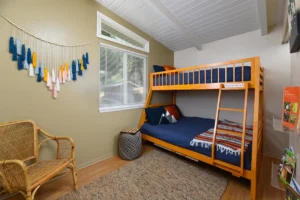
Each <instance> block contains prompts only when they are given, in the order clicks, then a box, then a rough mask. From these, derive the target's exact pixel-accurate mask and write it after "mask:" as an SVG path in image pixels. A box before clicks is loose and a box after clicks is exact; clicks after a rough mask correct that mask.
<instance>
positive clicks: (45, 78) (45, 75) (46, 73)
mask: <svg viewBox="0 0 300 200" xmlns="http://www.w3.org/2000/svg"><path fill="white" fill-rule="evenodd" d="M47 80H48V69H47V68H46V67H45V68H44V82H47Z"/></svg>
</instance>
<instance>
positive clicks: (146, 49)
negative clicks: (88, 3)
mask: <svg viewBox="0 0 300 200" xmlns="http://www.w3.org/2000/svg"><path fill="white" fill-rule="evenodd" d="M102 21H103V22H105V24H107V25H109V26H111V27H112V28H114V29H116V30H117V31H119V32H121V33H123V34H124V35H126V36H128V37H130V38H132V39H133V40H135V41H137V42H139V43H141V44H143V45H144V48H141V47H138V46H135V45H133V44H129V43H127V42H122V41H119V40H116V39H113V38H110V37H108V36H106V35H103V34H102V28H101V23H102ZM97 37H99V38H101V39H104V40H108V41H111V42H115V43H118V44H121V45H124V46H127V47H130V48H133V49H137V50H140V51H144V52H147V53H149V52H150V46H149V41H148V40H146V39H144V38H142V37H141V36H139V35H137V34H136V33H134V32H132V31H131V30H129V29H128V28H125V27H124V26H122V25H121V24H119V23H117V22H115V21H114V20H112V19H110V18H109V17H107V16H105V15H103V14H102V13H100V12H99V11H97Z"/></svg>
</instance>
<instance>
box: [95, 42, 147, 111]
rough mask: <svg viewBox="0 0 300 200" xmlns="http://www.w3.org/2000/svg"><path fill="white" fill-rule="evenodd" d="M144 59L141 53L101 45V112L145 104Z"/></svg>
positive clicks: (140, 106)
mask: <svg viewBox="0 0 300 200" xmlns="http://www.w3.org/2000/svg"><path fill="white" fill-rule="evenodd" d="M146 60H147V57H146V56H144V55H140V54H137V53H134V52H130V51H126V50H123V49H120V48H116V47H113V46H110V45H106V44H101V45H100V107H99V111H100V112H109V111H117V110H125V109H133V108H142V107H143V106H144V103H145V97H146V96H145V95H146V73H147V72H146V69H147V68H146V63H147V62H146Z"/></svg>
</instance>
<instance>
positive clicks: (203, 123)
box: [141, 117, 252, 170]
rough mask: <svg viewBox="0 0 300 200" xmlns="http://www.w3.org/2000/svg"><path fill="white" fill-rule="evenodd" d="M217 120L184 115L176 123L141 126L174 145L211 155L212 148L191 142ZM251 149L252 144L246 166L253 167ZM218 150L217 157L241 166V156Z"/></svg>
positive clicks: (142, 129)
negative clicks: (193, 144) (192, 144)
mask: <svg viewBox="0 0 300 200" xmlns="http://www.w3.org/2000/svg"><path fill="white" fill-rule="evenodd" d="M214 123H215V120H214V119H208V118H200V117H182V118H181V119H180V120H178V122H177V123H175V124H159V125H151V124H149V123H145V124H144V125H143V126H142V127H141V132H142V133H144V134H147V135H149V136H152V137H155V138H157V139H160V140H163V141H165V142H168V143H171V144H173V145H176V146H179V147H182V148H185V149H189V150H192V151H195V152H197V153H201V154H203V155H206V156H209V157H211V148H204V147H201V146H198V147H195V146H191V145H190V142H191V140H193V139H194V137H195V136H197V135H198V134H199V133H203V132H205V131H207V130H208V129H210V128H213V127H214ZM251 151H252V145H251V144H250V145H249V147H248V149H247V152H246V153H245V160H244V168H245V169H247V170H250V169H251ZM215 152H216V155H215V157H216V159H218V160H222V161H224V162H227V163H230V164H233V165H236V166H240V156H236V155H231V154H226V153H225V152H223V153H221V152H220V151H215Z"/></svg>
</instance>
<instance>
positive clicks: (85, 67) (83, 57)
mask: <svg viewBox="0 0 300 200" xmlns="http://www.w3.org/2000/svg"><path fill="white" fill-rule="evenodd" d="M82 60H83V67H84V69H85V70H87V65H86V59H85V56H84V55H82Z"/></svg>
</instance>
